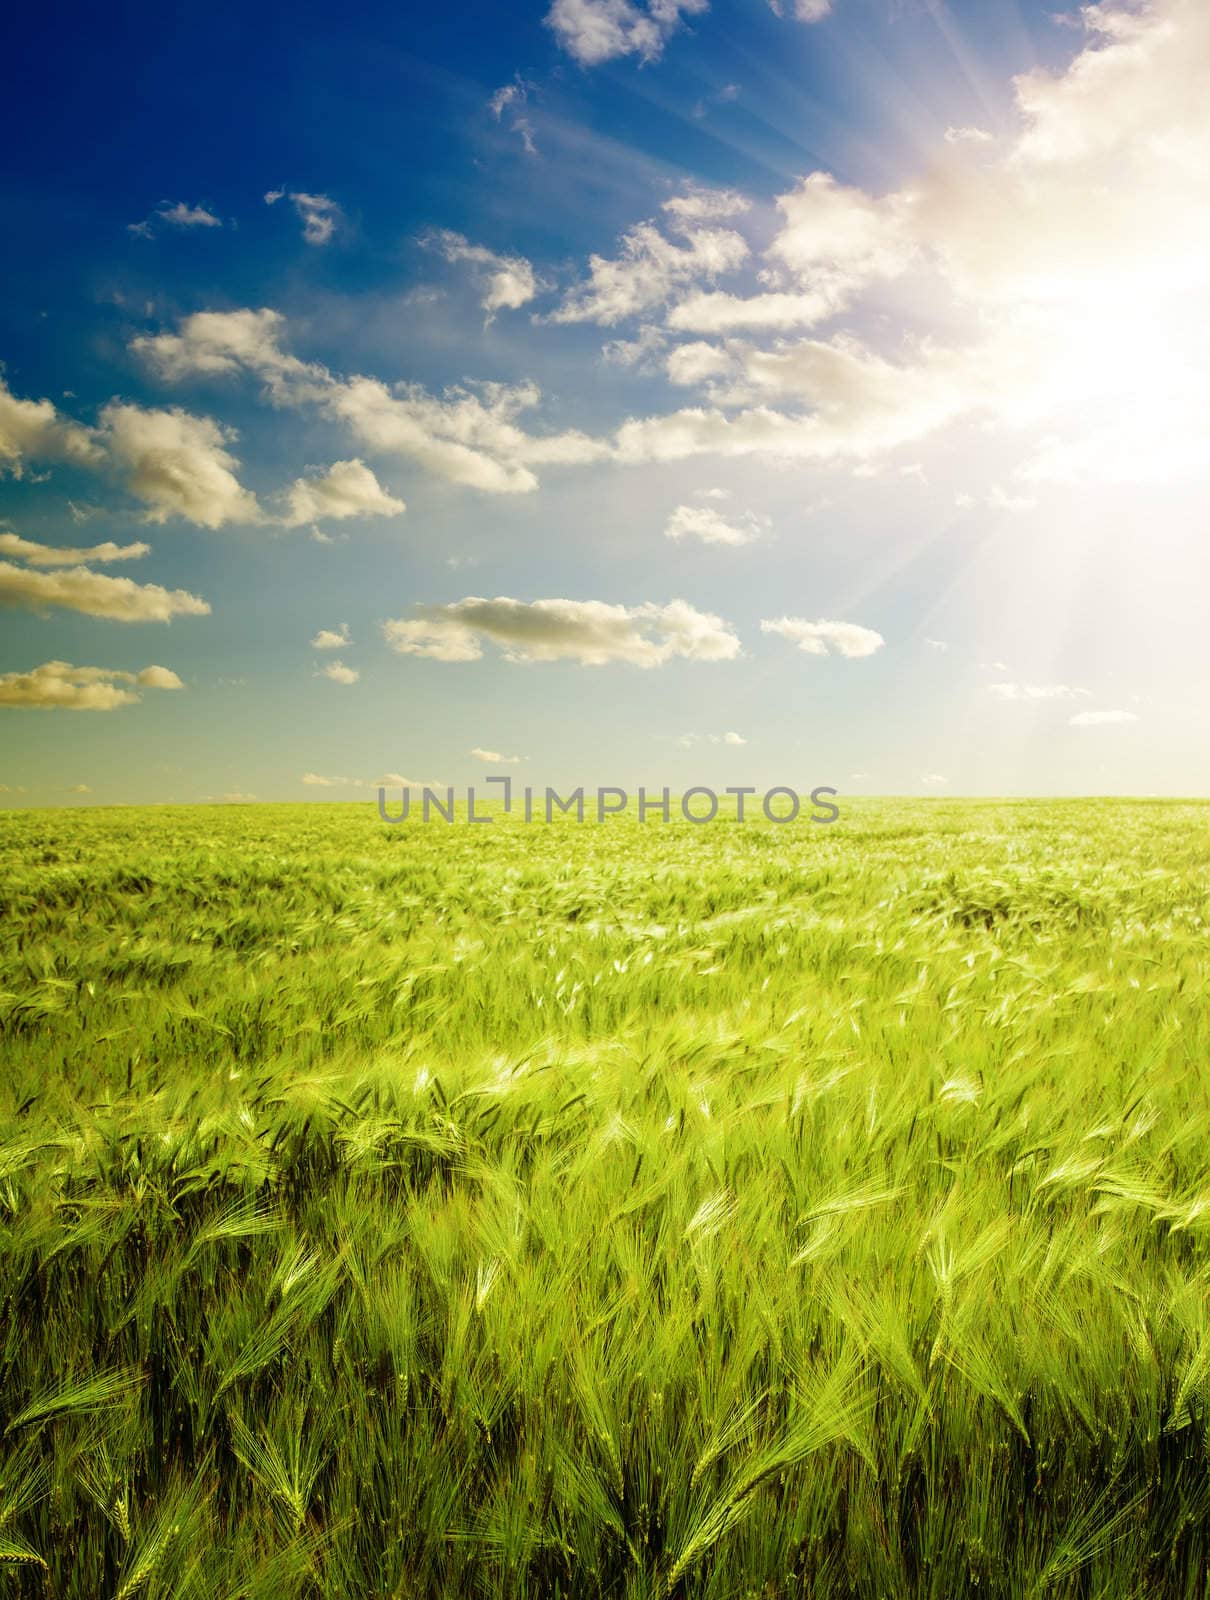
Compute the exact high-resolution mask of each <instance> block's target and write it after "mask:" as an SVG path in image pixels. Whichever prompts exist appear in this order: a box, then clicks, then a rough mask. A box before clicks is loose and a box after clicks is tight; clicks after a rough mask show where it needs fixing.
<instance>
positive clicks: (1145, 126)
mask: <svg viewBox="0 0 1210 1600" xmlns="http://www.w3.org/2000/svg"><path fill="white" fill-rule="evenodd" d="M1058 4H1061V0H1048V3H1044V4H1038V3H1035V0H964V3H958V0H954V3H952V4H950V5H948V6H946V5H944V4H942V3H940V0H831V3H830V4H829V3H828V0H782V3H781V4H771V3H770V0H554V3H553V4H551V0H535V3H532V4H531V3H530V0H517V3H515V4H510V5H508V6H501V5H500V4H498V0H497V3H488V0H482V3H480V0H465V3H457V4H449V5H444V6H440V7H436V6H429V5H419V4H412V5H408V4H405V5H399V4H395V5H392V6H390V7H387V6H380V5H377V4H368V5H366V6H363V7H355V8H336V9H335V10H334V9H333V8H331V7H319V6H314V5H308V4H303V5H298V4H291V5H290V6H289V7H286V6H285V5H277V4H241V5H239V6H235V5H230V4H219V5H213V6H207V7H205V8H203V7H193V8H188V9H186V10H183V11H182V12H181V13H180V14H179V15H173V14H171V13H166V12H165V11H164V10H163V8H162V7H156V8H154V9H153V8H152V7H151V6H149V5H146V4H118V5H117V6H115V7H108V8H105V9H104V10H103V11H98V10H96V9H95V8H85V7H83V6H78V7H77V6H51V7H47V8H41V9H39V8H23V9H22V10H21V11H19V12H18V13H17V14H16V16H15V18H14V20H13V21H12V22H11V23H10V33H9V37H8V39H7V41H6V48H5V53H4V57H5V59H4V64H3V67H2V68H0V71H2V73H3V79H4V91H5V92H4V94H3V95H2V96H0V123H2V124H3V132H2V137H3V139H4V141H5V148H7V149H8V150H9V151H10V152H17V153H18V154H17V158H16V159H15V160H10V162H9V163H7V164H6V171H5V174H4V175H3V176H0V210H2V214H3V217H4V221H5V231H6V235H7V248H6V249H5V251H4V256H3V263H2V265H0V275H2V277H3V293H2V294H0V805H9V806H42V805H78V804H87V805H112V804H145V803H160V802H192V801H199V800H203V799H207V800H240V799H249V798H257V799H261V800H274V801H286V800H357V799H363V800H368V799H369V798H370V797H371V794H372V791H373V789H374V788H375V787H376V786H377V785H378V784H379V783H380V782H383V781H387V782H389V783H392V784H397V783H401V782H409V783H440V784H455V785H458V786H460V787H461V786H465V785H466V784H468V783H473V782H475V781H476V780H478V781H479V782H482V780H483V779H484V778H485V777H487V776H489V775H491V774H493V773H508V774H510V775H512V776H513V777H514V780H515V781H517V782H522V783H532V784H534V785H535V786H538V787H539V789H540V788H541V787H542V786H544V785H546V784H551V785H554V786H561V787H562V788H564V789H566V788H567V787H570V786H572V785H575V784H578V783H585V784H588V785H593V786H596V785H599V784H616V785H620V786H623V787H626V788H629V789H634V788H635V787H637V786H638V785H639V784H645V785H647V786H649V787H653V788H658V787H661V786H663V785H665V784H667V785H670V786H671V787H672V789H673V790H674V791H676V790H678V789H684V788H687V787H689V786H690V785H697V784H702V785H710V786H715V787H720V788H721V787H723V786H726V785H728V784H753V785H757V786H761V787H767V786H770V785H773V784H778V785H788V786H791V787H794V788H797V789H800V790H803V791H806V790H809V789H811V788H813V787H816V786H820V785H829V786H832V787H835V788H836V789H837V790H838V791H839V792H840V794H841V795H848V794H858V793H873V794H878V793H885V794H931V795H998V794H1003V795H1029V794H1033V795H1052V794H1054V795H1066V794H1168V795H1182V796H1197V795H1208V794H1210V739H1208V738H1207V733H1208V731H1210V709H1208V705H1210V702H1208V698H1207V690H1208V687H1210V652H1208V650H1207V625H1208V623H1210V605H1208V596H1210V586H1208V584H1207V579H1208V577H1210V552H1208V545H1207V537H1206V528H1205V523H1206V520H1207V513H1206V510H1205V507H1206V506H1207V504H1208V503H1210V501H1208V498H1207V489H1208V488H1210V321H1208V319H1207V317H1206V306H1207V304H1208V303H1210V302H1208V298H1207V296H1208V292H1210V98H1208V97H1207V96H1206V94H1205V84H1206V82H1207V81H1210V7H1208V6H1206V5H1205V3H1204V0H1102V3H1101V4H1098V5H1089V6H1084V7H1082V8H1081V7H1076V8H1073V9H1070V10H1066V11H1064V10H1061V9H1056V5H1058ZM489 792H490V791H489Z"/></svg>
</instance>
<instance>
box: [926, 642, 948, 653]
mask: <svg viewBox="0 0 1210 1600" xmlns="http://www.w3.org/2000/svg"><path fill="white" fill-rule="evenodd" d="M924 642H925V644H926V645H927V646H928V648H929V649H930V650H938V651H945V650H948V649H949V645H948V644H946V642H945V640H944V639H925V641H924Z"/></svg>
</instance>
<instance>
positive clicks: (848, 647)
mask: <svg viewBox="0 0 1210 1600" xmlns="http://www.w3.org/2000/svg"><path fill="white" fill-rule="evenodd" d="M760 631H761V632H762V633H776V634H780V635H781V637H782V638H783V639H789V640H790V642H791V643H792V644H795V645H797V646H798V648H799V649H800V650H802V651H804V652H805V653H806V654H807V655H809V656H829V655H837V656H844V657H846V658H847V659H848V660H850V661H858V660H861V659H863V658H864V657H866V656H872V655H874V654H876V653H877V652H878V651H879V650H881V649H882V647H883V645H885V643H886V640H885V639H884V638H883V637H882V635H881V634H880V633H876V632H875V631H874V629H873V628H863V627H862V626H861V625H860V623H856V622H828V621H820V622H808V621H807V620H806V618H805V617H779V618H777V619H769V620H766V621H763V622H762V623H761V625H760Z"/></svg>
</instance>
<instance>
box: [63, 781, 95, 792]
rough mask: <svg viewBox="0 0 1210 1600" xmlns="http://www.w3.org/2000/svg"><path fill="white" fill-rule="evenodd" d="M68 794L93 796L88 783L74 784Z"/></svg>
mask: <svg viewBox="0 0 1210 1600" xmlns="http://www.w3.org/2000/svg"><path fill="white" fill-rule="evenodd" d="M67 792H68V794H91V793H92V788H91V787H90V785H88V784H87V783H73V784H72V786H71V788H70V789H69V790H68V791H67Z"/></svg>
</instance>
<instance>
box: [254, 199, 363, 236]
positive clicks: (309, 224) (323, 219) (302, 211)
mask: <svg viewBox="0 0 1210 1600" xmlns="http://www.w3.org/2000/svg"><path fill="white" fill-rule="evenodd" d="M283 198H288V199H289V201H290V204H291V205H292V206H293V207H294V209H295V211H296V212H297V213H298V216H299V218H300V220H301V221H302V225H303V238H304V239H305V240H306V242H307V243H308V244H313V245H325V244H329V243H330V242H331V240H332V236H333V234H334V233H335V232H336V230H337V228H338V227H341V226H342V225H343V223H344V212H343V211H342V210H341V209H340V207H339V206H338V205H337V203H336V201H335V200H333V199H331V198H330V197H329V196H328V195H326V194H306V193H304V192H302V191H301V190H292V191H290V193H289V194H288V195H287V191H286V190H284V189H270V190H269V191H268V193H267V194H266V195H265V204H266V205H267V206H274V205H276V204H277V202H278V201H279V200H281V199H283Z"/></svg>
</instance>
